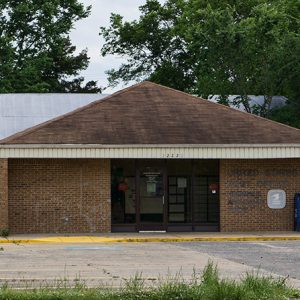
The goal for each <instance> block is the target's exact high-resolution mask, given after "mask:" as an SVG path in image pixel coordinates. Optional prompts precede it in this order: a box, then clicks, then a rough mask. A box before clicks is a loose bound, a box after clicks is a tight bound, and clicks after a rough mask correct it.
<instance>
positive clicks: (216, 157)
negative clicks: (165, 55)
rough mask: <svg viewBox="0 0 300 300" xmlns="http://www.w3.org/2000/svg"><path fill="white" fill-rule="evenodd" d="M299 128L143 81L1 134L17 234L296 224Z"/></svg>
mask: <svg viewBox="0 0 300 300" xmlns="http://www.w3.org/2000/svg"><path fill="white" fill-rule="evenodd" d="M296 192H300V130H299V129H295V128H292V127H289V126H286V125H282V124H279V123H276V122H273V121H270V120H267V119H263V118H261V117H258V116H255V115H251V114H247V113H245V112H241V111H238V110H235V109H232V108H229V107H226V106H223V105H220V104H216V103H213V102H210V101H207V100H203V99H200V98H198V97H195V96H192V95H189V94H186V93H183V92H180V91H176V90H173V89H170V88H167V87H163V86H160V85H157V84H153V83H150V82H142V83H140V84H136V85H134V86H132V87H130V88H127V89H124V90H122V91H119V92H117V93H115V94H113V95H110V96H108V97H106V98H104V99H101V100H99V101H95V102H92V103H90V104H88V105H86V106H84V107H82V108H79V109H76V110H75V111H73V112H70V113H67V114H65V115H62V116H59V117H57V118H54V119H52V120H49V121H47V122H45V123H42V124H40V125H37V126H34V127H32V128H30V129H27V130H25V131H22V132H20V133H17V134H14V135H12V136H10V137H8V138H5V139H3V140H1V141H0V229H1V228H8V229H9V230H10V232H12V233H51V232H53V233H54V232H69V233H76V232H77V233H79V232H110V231H113V232H120V231H123V232H124V231H145V230H146V231H147V230H166V231H222V232H237V231H260V230H261V231H288V230H293V221H294V202H293V198H294V194H295V193H296Z"/></svg>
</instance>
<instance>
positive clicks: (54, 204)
mask: <svg viewBox="0 0 300 300" xmlns="http://www.w3.org/2000/svg"><path fill="white" fill-rule="evenodd" d="M110 176H111V175H110V160H108V159H10V160H9V161H8V162H7V160H6V159H0V186H1V189H0V229H4V228H9V230H10V232H11V233H56V232H58V233H59V232H61V233H63V232H69V233H80V232H109V231H110V230H111V199H110ZM271 189H282V190H284V191H285V192H286V195H287V205H286V207H285V208H283V209H270V208H269V207H268V206H267V193H268V191H269V190H271ZM296 192H300V159H274V160H270V159H269V160H221V161H220V230H221V231H223V232H234V231H235V232H238V231H241V232H242V231H285V230H286V231H288V230H293V217H294V204H293V197H294V194H295V193H296Z"/></svg>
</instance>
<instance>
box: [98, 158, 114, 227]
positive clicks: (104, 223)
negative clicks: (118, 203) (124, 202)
mask: <svg viewBox="0 0 300 300" xmlns="http://www.w3.org/2000/svg"><path fill="white" fill-rule="evenodd" d="M100 172H101V177H100V187H101V193H100V198H101V203H102V205H101V213H100V216H99V218H100V228H99V229H98V230H99V231H100V232H110V231H111V195H110V192H111V183H110V180H111V170H110V160H109V159H103V160H101V161H100Z"/></svg>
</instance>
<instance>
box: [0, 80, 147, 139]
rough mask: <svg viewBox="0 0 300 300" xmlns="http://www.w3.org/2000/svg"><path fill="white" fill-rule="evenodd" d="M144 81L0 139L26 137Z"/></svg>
mask: <svg viewBox="0 0 300 300" xmlns="http://www.w3.org/2000/svg"><path fill="white" fill-rule="evenodd" d="M143 83H144V82H139V83H136V84H134V85H132V86H130V87H127V88H125V89H122V90H120V91H117V92H115V93H113V94H111V95H108V96H107V97H104V98H103V99H99V100H95V101H93V102H91V103H89V104H87V105H84V106H82V107H79V108H76V109H74V110H72V111H70V112H68V113H65V114H62V115H60V116H58V117H56V118H53V119H51V120H48V121H45V122H43V123H40V124H37V125H35V126H32V127H30V128H27V129H25V130H22V131H20V132H17V133H15V134H13V135H11V136H8V137H6V138H4V139H2V140H0V144H6V143H9V142H13V141H14V140H15V139H16V138H19V137H24V136H26V135H28V134H30V133H32V132H34V131H36V130H38V129H40V128H42V127H44V126H46V125H49V124H52V123H54V122H56V121H59V120H61V119H64V118H66V117H69V116H71V115H73V114H75V113H78V112H80V111H85V110H86V109H88V108H90V107H92V106H94V105H97V104H100V103H102V102H103V101H105V100H107V99H110V98H112V97H114V96H118V95H120V94H123V93H126V92H128V91H129V90H131V89H132V88H134V87H136V86H139V85H142V84H143Z"/></svg>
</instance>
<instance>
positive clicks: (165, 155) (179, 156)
mask: <svg viewBox="0 0 300 300" xmlns="http://www.w3.org/2000/svg"><path fill="white" fill-rule="evenodd" d="M182 157H183V154H181V153H165V154H163V155H162V158H182Z"/></svg>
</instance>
